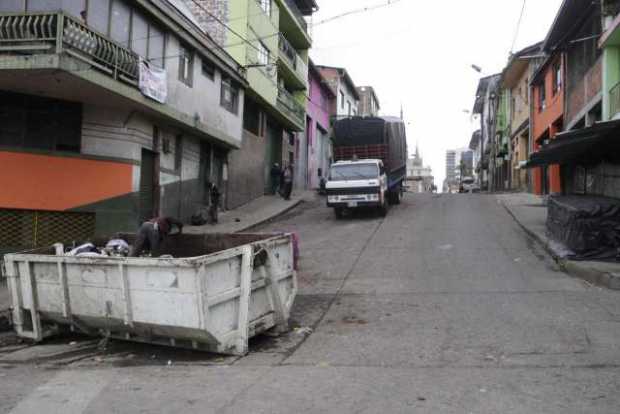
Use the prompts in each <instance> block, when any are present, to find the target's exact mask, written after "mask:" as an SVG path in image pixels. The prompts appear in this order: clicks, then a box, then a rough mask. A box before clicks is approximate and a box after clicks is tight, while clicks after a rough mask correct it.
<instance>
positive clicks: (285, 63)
mask: <svg viewBox="0 0 620 414" xmlns="http://www.w3.org/2000/svg"><path fill="white" fill-rule="evenodd" d="M278 45H279V56H280V59H279V60H278V67H279V68H280V69H281V74H282V77H283V78H284V81H285V82H286V83H287V84H288V85H291V86H293V87H294V88H295V89H306V88H307V87H308V65H306V63H305V62H304V61H303V60H302V59H301V57H300V56H299V55H298V54H297V51H296V50H295V48H294V47H293V46H292V45H291V44H290V43H289V41H288V40H286V38H285V37H284V36H282V34H280V39H279V42H278Z"/></svg>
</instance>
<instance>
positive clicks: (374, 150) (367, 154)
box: [334, 144, 388, 161]
mask: <svg viewBox="0 0 620 414" xmlns="http://www.w3.org/2000/svg"><path fill="white" fill-rule="evenodd" d="M387 157H388V147H387V145H385V144H375V145H355V146H341V147H335V148H334V159H335V160H336V161H346V160H351V159H353V158H357V159H360V160H386V159H387Z"/></svg>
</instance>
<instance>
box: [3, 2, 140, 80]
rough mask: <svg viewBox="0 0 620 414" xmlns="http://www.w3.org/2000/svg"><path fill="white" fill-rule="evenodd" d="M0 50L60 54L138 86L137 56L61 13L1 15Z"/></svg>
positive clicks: (14, 52)
mask: <svg viewBox="0 0 620 414" xmlns="http://www.w3.org/2000/svg"><path fill="white" fill-rule="evenodd" d="M0 52H9V53H13V54H17V53H19V54H42V53H43V54H44V53H48V54H61V53H65V54H68V55H71V56H73V57H74V58H77V59H80V60H82V61H84V62H86V63H88V64H90V65H92V66H93V67H95V68H96V69H98V70H100V71H102V72H105V73H107V74H109V75H110V76H111V77H113V78H114V79H117V80H120V81H123V82H126V83H129V84H132V85H134V86H137V84H138V63H139V57H138V55H137V54H136V53H134V52H132V51H131V50H129V49H127V48H125V47H123V46H121V45H119V44H118V43H116V42H114V41H112V40H110V39H108V38H106V37H104V36H102V35H100V34H98V33H97V32H95V31H93V30H91V29H90V28H88V27H87V26H85V25H84V24H82V23H81V22H79V21H78V20H76V19H74V18H73V17H70V16H67V15H65V14H63V13H27V14H18V15H17V14H11V15H0Z"/></svg>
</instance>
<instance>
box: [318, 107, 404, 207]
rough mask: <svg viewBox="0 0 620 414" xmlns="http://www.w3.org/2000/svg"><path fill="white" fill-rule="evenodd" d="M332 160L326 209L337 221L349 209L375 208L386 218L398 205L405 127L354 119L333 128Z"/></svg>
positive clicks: (374, 119) (391, 122)
mask: <svg viewBox="0 0 620 414" xmlns="http://www.w3.org/2000/svg"><path fill="white" fill-rule="evenodd" d="M333 144H334V160H335V162H334V163H333V164H332V165H331V168H330V173H329V179H328V182H327V184H326V192H327V206H328V207H331V208H333V209H334V211H335V213H336V217H337V218H340V217H342V216H343V214H344V212H345V211H347V210H350V209H355V208H363V207H370V208H376V209H378V211H379V212H380V214H381V215H382V216H385V215H386V214H387V211H388V206H389V205H390V204H400V200H401V197H402V191H403V182H404V180H405V176H406V173H407V137H406V134H405V124H404V123H403V121H402V120H401V119H400V118H396V117H353V118H347V119H342V120H340V121H337V122H336V123H335V124H334V135H333Z"/></svg>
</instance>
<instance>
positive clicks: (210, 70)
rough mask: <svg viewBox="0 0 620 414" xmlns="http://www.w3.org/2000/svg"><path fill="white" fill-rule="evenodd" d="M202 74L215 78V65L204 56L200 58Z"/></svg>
mask: <svg viewBox="0 0 620 414" xmlns="http://www.w3.org/2000/svg"><path fill="white" fill-rule="evenodd" d="M202 74H203V75H205V77H207V78H209V79H211V80H213V79H215V66H213V64H212V63H211V62H209V61H208V60H207V59H205V58H202Z"/></svg>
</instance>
